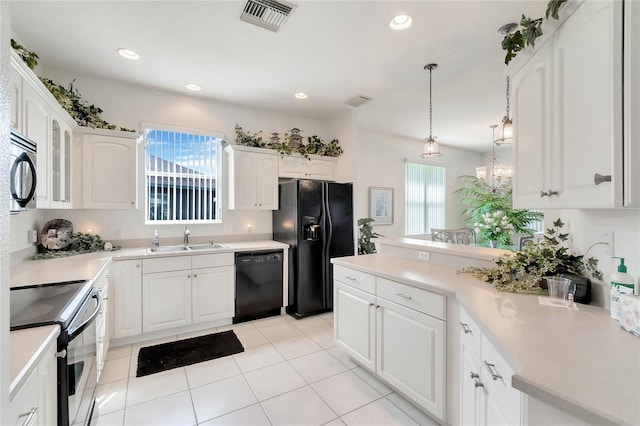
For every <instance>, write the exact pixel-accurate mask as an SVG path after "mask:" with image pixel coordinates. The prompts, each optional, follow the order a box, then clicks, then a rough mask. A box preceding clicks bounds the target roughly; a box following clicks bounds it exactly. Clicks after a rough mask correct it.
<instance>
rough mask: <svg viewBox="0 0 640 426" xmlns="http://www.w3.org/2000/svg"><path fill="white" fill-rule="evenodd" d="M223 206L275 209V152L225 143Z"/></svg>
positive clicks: (276, 195) (244, 208)
mask: <svg viewBox="0 0 640 426" xmlns="http://www.w3.org/2000/svg"><path fill="white" fill-rule="evenodd" d="M224 152H225V153H226V154H227V159H228V162H227V171H228V174H227V194H228V199H227V208H228V209H230V210H277V209H278V154H277V152H275V151H273V150H268V149H260V148H249V147H245V146H238V145H227V146H226V147H225V148H224Z"/></svg>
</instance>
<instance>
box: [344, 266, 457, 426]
mask: <svg viewBox="0 0 640 426" xmlns="http://www.w3.org/2000/svg"><path fill="white" fill-rule="evenodd" d="M334 279H335V283H334V288H335V292H334V315H335V318H334V334H335V338H336V343H337V345H338V346H339V347H341V348H342V349H344V350H345V351H347V353H348V354H349V355H351V356H352V357H353V358H354V359H355V360H356V361H358V362H359V363H361V364H362V365H363V366H364V367H366V368H368V369H370V370H371V371H373V372H374V373H376V374H377V375H378V377H380V378H381V379H383V380H384V381H385V382H386V383H388V384H389V385H391V386H393V387H394V388H396V389H397V390H398V391H400V392H401V393H402V394H404V395H406V396H407V397H408V398H409V399H410V400H412V401H413V402H414V403H416V404H418V405H420V406H421V407H422V408H424V409H425V410H426V411H427V412H429V413H430V414H431V415H432V416H434V417H435V418H438V419H440V420H444V408H445V402H444V397H445V394H444V380H445V372H446V371H445V322H444V314H445V312H444V310H445V308H444V306H445V298H444V296H441V295H438V294H435V293H431V292H429V291H426V290H421V289H418V288H415V287H411V286H408V285H405V284H402V283H398V282H395V281H390V280H387V279H384V278H381V277H375V276H373V275H369V274H366V273H362V272H359V271H355V270H351V269H348V268H344V267H342V266H338V265H334Z"/></svg>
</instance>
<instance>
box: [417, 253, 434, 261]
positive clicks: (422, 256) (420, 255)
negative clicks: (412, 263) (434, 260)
mask: <svg viewBox="0 0 640 426" xmlns="http://www.w3.org/2000/svg"><path fill="white" fill-rule="evenodd" d="M418 260H431V253H429V252H428V251H419V252H418Z"/></svg>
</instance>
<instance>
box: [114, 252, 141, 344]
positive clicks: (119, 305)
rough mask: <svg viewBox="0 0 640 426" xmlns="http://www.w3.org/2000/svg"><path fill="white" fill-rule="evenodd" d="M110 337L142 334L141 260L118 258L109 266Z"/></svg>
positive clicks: (116, 337) (117, 337) (118, 337)
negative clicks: (110, 269)
mask: <svg viewBox="0 0 640 426" xmlns="http://www.w3.org/2000/svg"><path fill="white" fill-rule="evenodd" d="M111 268H112V270H113V272H112V274H111V280H110V289H109V290H110V292H111V294H110V301H111V302H112V303H111V309H110V320H111V327H110V328H111V338H112V339H120V338H124V337H132V336H138V335H140V334H142V260H140V259H134V260H118V261H115V262H113V264H112V266H111Z"/></svg>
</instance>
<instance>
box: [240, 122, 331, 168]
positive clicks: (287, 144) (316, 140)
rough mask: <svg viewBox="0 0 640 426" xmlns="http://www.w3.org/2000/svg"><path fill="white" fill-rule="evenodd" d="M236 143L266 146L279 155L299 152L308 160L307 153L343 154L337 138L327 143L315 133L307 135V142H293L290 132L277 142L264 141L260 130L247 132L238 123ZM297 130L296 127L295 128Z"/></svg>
mask: <svg viewBox="0 0 640 426" xmlns="http://www.w3.org/2000/svg"><path fill="white" fill-rule="evenodd" d="M235 131H236V139H235V143H236V145H242V146H250V147H253V148H267V149H273V150H275V151H277V152H278V153H279V154H280V155H291V154H301V155H302V156H303V157H304V158H306V159H308V160H310V159H311V158H310V157H309V155H320V156H324V157H339V156H340V155H342V154H343V152H344V151H343V149H342V147H341V146H340V142H339V141H338V139H333V140H331V142H329V143H324V141H323V140H322V139H321V138H320V137H318V136H317V135H313V136H309V137H308V138H307V143H306V144H305V143H299V144H298V143H293V142H292V137H291V136H292V135H291V134H290V133H288V132H287V133H285V134H284V140H283V141H280V140H278V142H271V141H265V140H263V139H262V131H259V132H257V133H249V132H247V131H245V130H244V129H243V128H242V127H241V126H240V125H238V123H236V126H235ZM296 131H297V129H296Z"/></svg>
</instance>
